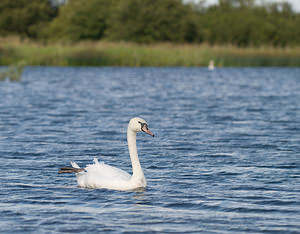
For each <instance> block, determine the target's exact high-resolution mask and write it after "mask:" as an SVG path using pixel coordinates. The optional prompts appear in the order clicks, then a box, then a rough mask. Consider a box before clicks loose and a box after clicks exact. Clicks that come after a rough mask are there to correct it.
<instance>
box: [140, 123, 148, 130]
mask: <svg viewBox="0 0 300 234" xmlns="http://www.w3.org/2000/svg"><path fill="white" fill-rule="evenodd" d="M139 123H140V125H141V130H142V131H143V132H144V129H143V128H146V129H147V130H148V125H147V124H146V123H142V122H140V121H139Z"/></svg>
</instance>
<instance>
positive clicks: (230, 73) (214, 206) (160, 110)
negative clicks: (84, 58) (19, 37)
mask: <svg viewBox="0 0 300 234" xmlns="http://www.w3.org/2000/svg"><path fill="white" fill-rule="evenodd" d="M135 116H141V117H143V118H145V119H146V120H147V122H148V124H149V128H150V129H151V130H152V131H153V132H154V133H155V134H156V137H155V138H152V137H150V136H148V135H146V134H139V135H138V138H137V141H138V142H137V144H138V151H139V157H140V160H141V164H142V167H143V169H144V174H145V176H146V178H147V184H148V186H147V188H146V189H145V190H144V191H129V192H121V191H111V190H104V189H82V188H78V187H77V184H76V179H75V176H74V175H71V174H58V173H57V172H58V169H59V168H60V167H63V166H69V165H70V164H69V163H70V161H73V160H74V161H76V162H77V163H78V164H79V165H80V166H84V165H86V164H89V163H92V160H93V158H94V157H97V158H98V159H99V161H104V162H105V163H107V164H110V165H113V166H116V167H119V168H121V169H123V170H126V171H128V172H131V164H130V159H129V156H128V152H127V142H126V129H127V123H128V121H129V119H130V118H132V117H135ZM0 160H1V163H0V188H1V190H0V232H1V233H9V232H11V233H16V232H19V233H26V232H28V233H48V232H49V233H60V232H61V233H74V232H89V233H99V232H106V233H120V232H123V233H126V232H127V233H131V232H157V233H166V232H169V233H175V232H179V233H183V232H186V233H193V232H194V233H199V232H205V233H228V232H230V233H247V232H249V233H261V232H271V233H272V232H278V233H300V69H297V68H296V69H281V68H224V69H217V70H215V71H213V72H210V71H208V70H207V68H90V67H86V68H56V67H27V68H26V69H25V71H24V73H23V76H22V79H21V81H20V82H9V81H3V82H0Z"/></svg>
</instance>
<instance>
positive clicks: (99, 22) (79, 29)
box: [49, 0, 118, 41]
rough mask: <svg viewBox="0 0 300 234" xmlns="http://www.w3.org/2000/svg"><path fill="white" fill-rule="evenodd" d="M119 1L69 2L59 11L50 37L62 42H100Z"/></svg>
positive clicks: (79, 0) (91, 0) (71, 0)
mask: <svg viewBox="0 0 300 234" xmlns="http://www.w3.org/2000/svg"><path fill="white" fill-rule="evenodd" d="M117 2H118V0H89V1H86V0H69V1H68V3H67V4H66V5H63V6H61V7H60V9H59V15H58V17H57V18H56V19H55V20H54V21H53V22H52V24H51V28H50V34H51V35H49V37H51V38H55V39H60V40H71V41H78V40H82V39H91V40H98V39H101V38H102V37H103V35H104V32H105V30H106V28H107V19H108V16H109V14H110V11H111V8H112V6H113V5H114V4H116V3H117Z"/></svg>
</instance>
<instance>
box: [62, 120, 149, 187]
mask: <svg viewBox="0 0 300 234" xmlns="http://www.w3.org/2000/svg"><path fill="white" fill-rule="evenodd" d="M141 131H143V132H145V133H147V134H149V135H151V136H153V137H154V134H153V133H152V132H151V131H150V130H149V129H148V125H147V123H146V121H145V120H144V119H141V118H138V117H136V118H132V119H131V120H130V122H129V124H128V128H127V142H128V149H129V155H130V159H131V163H132V176H131V175H129V174H128V173H127V172H125V171H123V170H121V169H119V168H116V167H112V166H109V165H107V164H105V163H103V162H101V163H99V162H98V160H97V159H94V164H91V165H87V166H86V168H80V167H79V166H78V165H77V163H75V162H71V165H72V167H64V168H61V169H60V171H59V172H58V173H73V172H75V173H76V177H77V183H78V185H79V186H80V187H84V188H106V189H114V190H133V189H137V188H145V187H146V178H145V176H144V173H143V170H142V167H141V164H140V161H139V157H138V153H137V148H136V134H137V133H138V132H141Z"/></svg>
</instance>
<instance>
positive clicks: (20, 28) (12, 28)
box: [0, 0, 56, 38]
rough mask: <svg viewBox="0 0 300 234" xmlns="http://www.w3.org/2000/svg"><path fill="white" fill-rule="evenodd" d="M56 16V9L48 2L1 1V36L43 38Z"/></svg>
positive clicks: (33, 0)
mask: <svg viewBox="0 0 300 234" xmlns="http://www.w3.org/2000/svg"><path fill="white" fill-rule="evenodd" d="M55 16H56V9H55V8H53V7H52V6H51V4H50V2H49V1H48V0H30V1H27V0H13V1H12V0H1V1H0V35H2V36H6V35H12V34H13V35H19V36H21V37H30V38H41V37H43V32H44V29H45V27H47V25H48V24H49V22H50V21H51V20H52V19H53V17H55Z"/></svg>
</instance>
